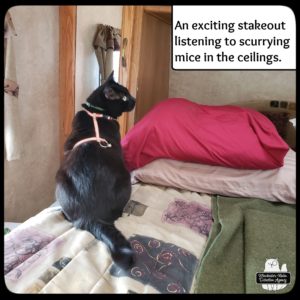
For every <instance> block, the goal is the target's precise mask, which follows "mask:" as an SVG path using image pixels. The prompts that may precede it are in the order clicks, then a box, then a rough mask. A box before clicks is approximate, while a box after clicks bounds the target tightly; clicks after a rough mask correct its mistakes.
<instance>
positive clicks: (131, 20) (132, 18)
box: [120, 6, 171, 133]
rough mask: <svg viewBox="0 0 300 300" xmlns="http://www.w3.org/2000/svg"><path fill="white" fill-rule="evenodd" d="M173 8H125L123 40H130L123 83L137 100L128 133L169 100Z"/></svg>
mask: <svg viewBox="0 0 300 300" xmlns="http://www.w3.org/2000/svg"><path fill="white" fill-rule="evenodd" d="M169 20H171V7H170V6H124V7H123V23H122V39H124V38H127V40H128V45H127V47H126V49H125V56H126V63H127V66H126V68H124V67H121V72H120V74H121V78H122V79H121V80H122V81H121V82H122V84H124V85H125V86H126V87H127V88H128V89H129V91H130V92H131V94H132V95H133V96H135V97H136V101H137V102H136V108H135V110H134V112H131V113H129V114H127V120H126V122H125V120H124V123H126V130H125V131H124V133H126V132H127V131H128V130H129V129H130V128H131V127H132V126H133V125H134V124H135V123H136V122H137V121H138V120H139V119H140V118H141V117H143V116H144V114H145V113H146V112H147V111H148V110H149V109H150V108H151V107H152V106H153V105H154V104H156V103H157V102H159V101H161V100H163V99H164V98H166V97H168V93H169V68H170V34H171V26H170V23H169Z"/></svg>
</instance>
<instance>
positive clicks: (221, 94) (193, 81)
mask: <svg viewBox="0 0 300 300" xmlns="http://www.w3.org/2000/svg"><path fill="white" fill-rule="evenodd" d="M169 97H185V98H187V99H189V100H192V101H195V102H199V103H202V104H210V105H222V104H228V103H231V102H236V101H248V100H270V99H276V100H278V99H279V100H287V101H291V102H295V101H296V72H295V71H246V70H245V71H174V70H171V71H170V84H169Z"/></svg>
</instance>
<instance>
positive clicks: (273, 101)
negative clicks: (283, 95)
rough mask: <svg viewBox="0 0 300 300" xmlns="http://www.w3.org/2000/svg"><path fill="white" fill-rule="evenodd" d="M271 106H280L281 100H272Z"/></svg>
mask: <svg viewBox="0 0 300 300" xmlns="http://www.w3.org/2000/svg"><path fill="white" fill-rule="evenodd" d="M270 106H271V107H278V106H279V101H276V100H272V101H270Z"/></svg>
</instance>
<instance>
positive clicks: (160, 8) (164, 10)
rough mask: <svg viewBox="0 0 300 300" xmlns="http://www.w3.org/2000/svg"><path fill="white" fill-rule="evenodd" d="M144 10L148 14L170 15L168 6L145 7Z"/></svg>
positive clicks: (170, 10) (170, 9) (170, 11)
mask: <svg viewBox="0 0 300 300" xmlns="http://www.w3.org/2000/svg"><path fill="white" fill-rule="evenodd" d="M144 10H145V11H146V12H148V13H150V12H152V13H159V14H161V13H163V14H171V13H172V8H171V6H169V5H160V6H157V5H145V6H144Z"/></svg>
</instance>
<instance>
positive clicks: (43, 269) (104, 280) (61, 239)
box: [4, 183, 212, 293]
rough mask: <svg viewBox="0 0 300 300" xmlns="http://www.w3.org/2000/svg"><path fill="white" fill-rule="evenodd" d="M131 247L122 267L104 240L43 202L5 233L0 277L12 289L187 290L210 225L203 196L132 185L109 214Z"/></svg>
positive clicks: (206, 197)
mask: <svg viewBox="0 0 300 300" xmlns="http://www.w3.org/2000/svg"><path fill="white" fill-rule="evenodd" d="M115 224H116V227H118V228H119V229H120V230H121V231H122V232H123V234H124V235H125V236H126V237H127V238H128V240H129V241H130V243H131V245H132V248H133V249H134V251H135V255H136V262H135V265H134V266H133V267H132V268H131V269H130V270H128V271H126V272H125V271H122V270H120V269H119V268H118V267H117V266H116V265H114V264H113V262H112V260H111V257H110V255H109V252H108V251H107V248H106V246H105V245H104V244H103V243H102V242H100V241H97V240H96V239H95V238H94V237H93V235H92V234H90V233H89V232H86V231H82V230H78V229H75V228H74V227H73V226H72V224H71V223H69V222H68V221H66V220H65V219H64V217H63V215H62V213H61V211H60V208H59V207H50V208H47V209H45V210H43V211H42V212H40V213H39V214H37V215H36V216H34V217H32V218H30V219H28V220H27V221H26V222H24V223H23V224H21V225H20V226H19V227H18V228H16V229H14V230H13V231H11V232H10V233H9V234H7V235H5V253H4V255H5V262H4V263H5V264H4V267H5V282H6V286H7V288H8V289H9V290H10V291H12V292H14V293H192V292H193V283H194V277H195V274H196V271H197V269H198V267H199V262H200V260H201V258H202V255H203V252H204V248H205V246H206V242H207V237H208V234H209V232H210V228H211V225H212V216H211V196H209V195H206V194H199V193H195V192H190V191H184V190H178V189H174V188H164V187H158V186H154V185H148V184H140V183H138V184H135V185H133V190H132V195H131V200H130V201H129V202H128V204H127V206H126V208H125V210H124V213H123V216H122V217H121V218H119V219H118V220H117V221H116V223H115Z"/></svg>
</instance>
